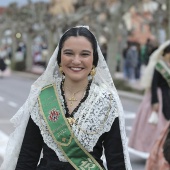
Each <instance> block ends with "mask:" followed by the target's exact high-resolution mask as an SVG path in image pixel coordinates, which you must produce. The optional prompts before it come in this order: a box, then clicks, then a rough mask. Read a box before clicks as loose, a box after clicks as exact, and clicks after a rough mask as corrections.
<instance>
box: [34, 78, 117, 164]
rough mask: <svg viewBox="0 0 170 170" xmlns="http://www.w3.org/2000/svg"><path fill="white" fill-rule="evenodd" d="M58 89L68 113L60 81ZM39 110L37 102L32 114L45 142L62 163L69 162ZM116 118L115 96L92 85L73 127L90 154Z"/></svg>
mask: <svg viewBox="0 0 170 170" xmlns="http://www.w3.org/2000/svg"><path fill="white" fill-rule="evenodd" d="M56 88H57V91H58V94H59V98H60V101H61V105H62V108H63V111H64V113H66V110H65V108H64V100H63V97H62V95H61V90H60V80H59V81H57V84H56ZM38 108H39V106H38V102H37V103H36V105H35V107H34V109H33V111H32V113H31V117H32V119H33V121H34V122H35V123H36V124H37V125H38V126H39V128H40V130H41V134H42V136H43V140H44V142H45V143H46V144H47V145H48V147H49V148H51V149H52V150H54V151H55V153H56V154H57V156H58V157H59V159H60V161H63V162H66V161H67V160H66V159H65V158H64V156H63V154H62V152H61V151H60V149H59V148H58V146H57V144H56V143H55V141H54V140H53V138H52V136H51V135H50V134H49V131H48V128H47V125H46V123H45V121H44V119H43V117H42V116H41V114H40V111H39V109H38ZM116 117H118V111H117V105H116V102H115V99H114V98H113V96H111V94H109V93H108V92H107V91H106V90H105V89H104V88H103V87H99V86H97V85H95V84H92V85H91V87H90V92H89V96H88V97H87V99H86V100H85V101H84V103H83V104H82V105H80V107H79V109H78V111H77V112H76V113H75V114H74V118H75V120H76V124H74V125H73V126H72V130H73V133H74V135H75V136H76V138H77V139H78V140H79V142H80V143H81V144H82V146H84V147H85V148H86V150H87V151H88V152H92V151H93V147H94V146H95V145H96V143H97V141H98V139H99V137H100V136H101V135H102V134H103V133H105V132H108V131H109V130H110V128H111V126H112V124H113V121H114V120H115V118H116Z"/></svg>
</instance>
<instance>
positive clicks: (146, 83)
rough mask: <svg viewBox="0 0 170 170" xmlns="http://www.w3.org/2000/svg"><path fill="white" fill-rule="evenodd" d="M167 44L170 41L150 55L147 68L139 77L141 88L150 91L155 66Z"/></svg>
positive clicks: (168, 42) (169, 42)
mask: <svg viewBox="0 0 170 170" xmlns="http://www.w3.org/2000/svg"><path fill="white" fill-rule="evenodd" d="M169 44H170V40H168V41H166V42H164V43H163V44H162V45H160V47H159V48H158V49H157V50H155V51H154V52H153V53H152V54H151V56H150V58H149V63H148V65H147V67H146V68H145V70H144V73H143V75H142V77H141V85H142V87H143V88H145V89H150V87H151V82H152V78H153V73H154V68H155V65H156V63H157V62H158V60H159V59H161V57H162V53H163V51H164V49H165V48H166V47H167V46H168V45H169Z"/></svg>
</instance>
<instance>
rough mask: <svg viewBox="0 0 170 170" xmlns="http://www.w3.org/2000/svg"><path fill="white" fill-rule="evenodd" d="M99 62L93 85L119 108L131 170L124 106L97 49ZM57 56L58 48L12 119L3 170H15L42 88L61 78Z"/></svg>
mask: <svg viewBox="0 0 170 170" xmlns="http://www.w3.org/2000/svg"><path fill="white" fill-rule="evenodd" d="M78 27H85V28H87V29H88V27H87V26H78ZM97 51H98V56H99V61H98V65H97V67H96V75H95V77H94V80H93V83H96V84H98V85H103V86H105V87H107V89H108V90H110V92H111V93H112V94H113V96H114V98H115V100H116V102H117V106H118V113H119V124H120V133H121V138H122V145H123V151H124V158H125V165H126V170H131V164H130V159H129V153H128V147H127V138H126V133H125V122H124V113H123V108H122V104H121V102H120V99H119V96H118V93H117V91H116V88H115V86H114V83H113V80H112V77H111V75H110V72H109V69H108V66H107V64H106V62H105V59H104V57H103V55H102V52H101V50H100V47H99V45H98V47H97ZM57 54H58V47H57V48H56V49H55V51H54V53H53V55H52V56H51V58H50V61H49V64H48V66H47V68H46V70H45V72H44V73H43V74H42V75H41V76H40V77H39V78H38V79H37V80H36V81H35V82H34V83H33V85H32V86H31V91H30V94H29V96H28V98H27V100H26V102H25V103H24V105H23V106H22V107H21V108H20V109H19V110H18V112H17V113H16V114H15V115H14V117H13V118H12V119H11V122H12V123H14V125H15V126H16V129H15V131H14V132H13V133H12V134H11V135H10V139H9V142H8V145H7V149H6V155H5V157H4V162H3V164H2V166H1V170H14V169H15V166H16V163H17V159H18V155H19V152H20V148H21V144H22V141H23V137H24V133H25V129H26V125H27V122H28V119H29V117H30V113H31V110H32V109H33V106H34V105H35V103H36V101H37V97H38V95H39V93H40V91H41V89H42V87H44V86H46V85H48V84H51V83H54V82H55V79H56V76H60V74H59V70H58V64H57V60H56V58H57Z"/></svg>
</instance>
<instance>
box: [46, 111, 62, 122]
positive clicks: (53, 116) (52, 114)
mask: <svg viewBox="0 0 170 170" xmlns="http://www.w3.org/2000/svg"><path fill="white" fill-rule="evenodd" d="M59 116H60V112H59V111H58V110H55V109H53V110H51V111H50V112H49V116H48V119H49V120H50V121H52V122H56V121H57V120H58V118H59Z"/></svg>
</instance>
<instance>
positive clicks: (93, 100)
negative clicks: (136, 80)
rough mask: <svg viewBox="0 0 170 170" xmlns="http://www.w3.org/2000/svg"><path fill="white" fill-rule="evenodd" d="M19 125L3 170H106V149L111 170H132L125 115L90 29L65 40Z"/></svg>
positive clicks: (34, 87) (22, 111)
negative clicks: (104, 164) (103, 157)
mask: <svg viewBox="0 0 170 170" xmlns="http://www.w3.org/2000/svg"><path fill="white" fill-rule="evenodd" d="M59 72H60V73H61V74H60V73H59ZM13 120H14V121H15V123H17V125H18V127H17V129H16V131H15V132H14V134H13V135H12V136H11V140H10V141H9V146H8V150H7V155H6V157H5V160H4V163H3V165H2V169H3V170H7V169H8V170H14V169H16V170H20V169H22V170H23V169H24V170H27V169H31V170H33V169H37V170H49V169H50V170H62V169H63V170H66V169H67V170H73V169H77V170H78V169H84V170H89V169H90V170H92V169H94V170H98V169H104V166H103V162H102V160H101V156H102V153H103V147H104V153H105V157H106V161H107V169H108V170H112V169H116V170H124V169H126V170H131V165H130V161H129V155H128V150H127V144H126V134H125V127H124V119H123V109H122V106H121V103H120V100H119V97H118V95H117V92H116V89H115V87H114V85H113V82H112V78H111V75H110V73H109V70H108V67H107V65H106V62H105V59H104V57H103V55H102V53H101V50H100V48H99V46H98V44H97V41H96V39H95V37H94V35H93V34H92V33H91V32H90V31H89V30H88V27H83V26H80V27H74V28H71V29H69V30H68V31H66V32H65V33H64V34H63V36H62V37H61V39H60V42H59V45H58V47H57V48H56V50H55V51H54V54H53V55H52V57H51V59H50V61H49V64H48V66H47V69H46V71H45V72H44V74H43V75H42V76H41V77H40V78H39V79H38V80H37V81H36V82H35V83H34V84H33V85H32V89H31V93H30V96H29V97H28V99H27V101H26V103H25V104H24V106H23V107H21V109H20V110H19V112H18V113H17V115H16V116H15V117H14V118H13ZM28 120H29V121H28ZM27 122H28V123H27ZM25 129H26V130H25ZM41 150H42V154H41ZM40 154H41V159H40V162H39V158H40ZM38 162H39V163H38ZM7 167H8V168H7Z"/></svg>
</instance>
